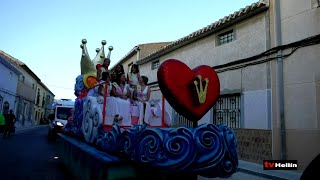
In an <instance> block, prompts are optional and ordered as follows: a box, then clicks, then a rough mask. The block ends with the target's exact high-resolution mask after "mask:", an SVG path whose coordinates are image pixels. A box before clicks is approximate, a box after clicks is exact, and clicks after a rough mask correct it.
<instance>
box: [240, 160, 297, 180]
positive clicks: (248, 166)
mask: <svg viewBox="0 0 320 180" xmlns="http://www.w3.org/2000/svg"><path fill="white" fill-rule="evenodd" d="M238 171H239V172H244V173H247V174H252V175H256V176H259V177H264V178H268V179H290V180H295V179H297V180H299V179H300V177H301V175H302V172H299V171H284V170H263V165H262V163H261V164H257V163H251V162H247V161H242V160H239V166H238Z"/></svg>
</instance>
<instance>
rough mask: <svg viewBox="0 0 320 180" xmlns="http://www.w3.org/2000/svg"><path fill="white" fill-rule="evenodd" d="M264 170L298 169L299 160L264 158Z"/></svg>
mask: <svg viewBox="0 0 320 180" xmlns="http://www.w3.org/2000/svg"><path fill="white" fill-rule="evenodd" d="M263 169H264V170H297V169H298V161H297V160H264V161H263Z"/></svg>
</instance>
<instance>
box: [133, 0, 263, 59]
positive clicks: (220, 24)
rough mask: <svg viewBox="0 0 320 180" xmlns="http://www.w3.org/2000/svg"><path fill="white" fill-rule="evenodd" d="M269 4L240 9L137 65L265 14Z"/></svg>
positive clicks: (254, 4)
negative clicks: (251, 17)
mask: <svg viewBox="0 0 320 180" xmlns="http://www.w3.org/2000/svg"><path fill="white" fill-rule="evenodd" d="M268 6H269V5H268V3H267V2H265V1H259V2H256V3H253V4H251V5H249V6H246V7H245V8H242V9H240V10H239V11H236V12H234V13H233V14H230V15H228V16H225V17H224V18H222V19H219V20H218V21H216V22H214V23H212V24H210V25H208V26H206V27H204V28H202V29H199V30H197V31H195V32H193V33H191V34H189V35H187V36H185V37H182V38H180V39H178V40H176V41H173V42H172V43H171V44H169V45H167V46H165V47H163V48H161V49H159V50H158V51H155V52H153V53H151V54H149V55H148V56H146V57H144V58H142V59H140V60H138V61H137V64H144V63H147V62H149V61H151V60H152V59H154V58H157V57H159V56H161V55H164V54H167V53H169V52H171V51H173V50H175V49H177V48H180V47H182V46H185V45H187V44H190V43H191V42H194V41H196V40H199V39H201V38H203V37H206V36H208V35H211V34H213V33H215V32H217V31H219V30H221V29H223V28H225V27H228V26H231V25H233V24H235V23H237V22H239V21H242V20H244V19H246V18H248V17H250V16H253V15H255V14H258V13H260V12H263V11H265V10H267V9H268V8H269V7H268Z"/></svg>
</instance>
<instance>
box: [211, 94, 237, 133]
mask: <svg viewBox="0 0 320 180" xmlns="http://www.w3.org/2000/svg"><path fill="white" fill-rule="evenodd" d="M240 101H241V97H240V94H230V95H222V96H220V97H219V99H218V101H217V102H216V104H215V105H214V108H213V110H214V114H213V124H216V125H218V124H224V125H226V126H228V127H230V128H240V120H241V110H240V107H241V102H240Z"/></svg>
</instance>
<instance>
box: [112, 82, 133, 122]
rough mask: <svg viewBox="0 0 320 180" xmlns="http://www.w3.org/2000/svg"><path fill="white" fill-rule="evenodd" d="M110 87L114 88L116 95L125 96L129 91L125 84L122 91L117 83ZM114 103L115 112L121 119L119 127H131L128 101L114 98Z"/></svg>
mask: <svg viewBox="0 0 320 180" xmlns="http://www.w3.org/2000/svg"><path fill="white" fill-rule="evenodd" d="M112 85H113V86H114V87H115V88H116V91H117V93H119V94H121V95H126V94H127V92H128V91H129V85H128V84H126V85H125V86H124V88H123V90H122V89H121V88H120V86H119V85H118V84H117V83H112ZM114 101H115V104H114V105H115V106H114V108H115V112H116V114H119V115H120V116H122V117H123V120H122V123H121V125H124V126H131V104H130V99H126V100H125V99H121V98H119V97H115V98H114Z"/></svg>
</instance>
